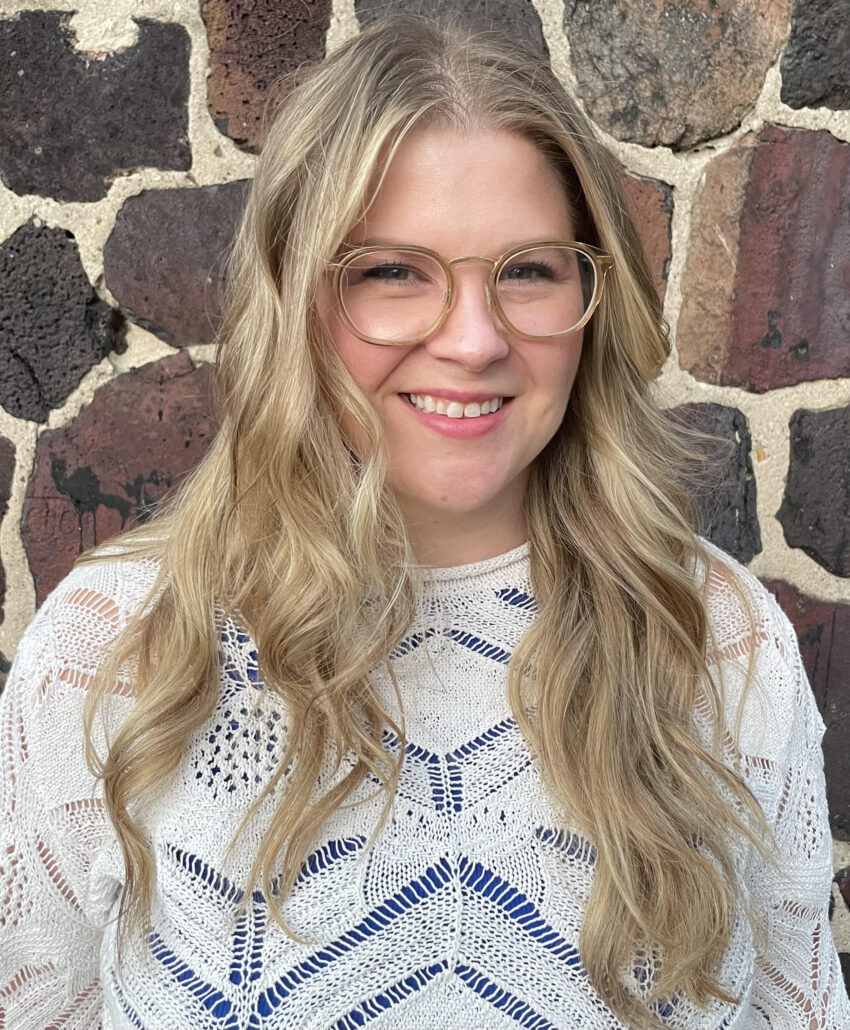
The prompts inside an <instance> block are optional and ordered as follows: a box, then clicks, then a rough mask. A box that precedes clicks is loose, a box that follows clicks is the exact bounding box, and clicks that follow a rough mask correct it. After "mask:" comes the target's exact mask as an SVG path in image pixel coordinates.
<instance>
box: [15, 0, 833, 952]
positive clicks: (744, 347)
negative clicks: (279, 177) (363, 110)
mask: <svg viewBox="0 0 850 1030" xmlns="http://www.w3.org/2000/svg"><path fill="white" fill-rule="evenodd" d="M395 6H397V4H395V3H393V2H392V0H333V2H332V0H200V3H198V0H180V2H174V0H76V2H74V3H71V2H68V0H64V2H59V3H51V0H33V3H32V4H31V5H30V6H29V7H28V8H27V9H21V8H20V7H19V6H13V5H12V4H11V3H10V2H9V0H0V77H2V79H1V80H0V179H2V185H0V519H2V524H0V550H2V565H0V618H2V620H3V621H2V623H1V624H0V677H2V672H3V671H5V670H6V669H7V668H8V660H9V659H10V658H11V656H12V655H13V654H14V650H15V645H16V642H17V640H18V639H19V637H20V634H21V632H22V631H23V629H24V627H25V625H26V624H27V622H28V621H29V619H30V618H31V617H32V615H33V612H34V610H35V607H36V605H37V604H38V603H39V602H40V601H41V600H42V599H43V598H44V596H45V595H46V593H47V592H48V591H49V590H50V589H51V588H52V587H53V586H54V585H55V584H56V583H57V581H58V580H59V579H60V578H61V577H62V576H63V575H64V574H65V572H66V571H67V570H68V569H69V568H70V566H71V564H72V563H73V561H74V559H75V557H76V556H77V554H78V553H79V552H80V550H81V549H82V548H85V547H88V546H90V545H91V544H93V543H94V542H95V541H99V540H103V539H105V538H106V537H108V536H109V535H110V534H112V533H114V532H117V531H118V530H120V529H121V528H122V527H123V526H125V525H127V524H128V523H129V522H130V521H132V520H133V519H138V518H140V517H141V518H143V517H144V515H145V513H146V512H148V511H150V509H151V506H153V505H155V504H156V502H157V500H158V499H159V498H161V497H162V496H163V494H164V493H165V492H166V491H167V490H168V489H169V488H170V487H171V486H172V485H173V484H174V483H175V482H177V481H178V480H179V479H180V477H181V476H182V475H183V474H184V473H185V472H186V470H187V469H189V468H190V467H191V466H192V464H193V463H194V462H195V461H197V459H198V458H199V457H200V455H201V454H202V453H203V451H204V449H205V447H206V446H207V444H208V443H209V440H210V438H211V436H212V434H213V432H214V429H215V417H214V414H213V411H212V408H211V404H210V399H209V382H210V374H209V373H210V366H209V364H208V362H209V360H210V359H211V358H212V347H211V342H212V340H213V338H214V335H215V328H216V322H217V317H218V315H217V311H218V303H219V291H220V285H221V270H222V258H223V255H224V254H225V253H226V250H227V246H228V242H229V240H230V238H231V235H232V232H233V229H234V226H235V224H236V221H237V219H238V215H239V211H240V209H241V206H242V204H243V202H244V198H245V195H246V181H247V180H248V179H250V177H251V174H252V170H253V167H254V161H255V157H254V155H255V153H256V150H257V148H258V147H259V145H260V143H261V141H262V137H263V101H264V96H265V94H266V91H267V89H268V86H269V85H270V83H272V82H273V81H274V79H275V78H276V77H277V76H278V75H279V74H280V73H281V72H283V71H286V70H288V69H289V68H291V67H293V66H294V65H296V64H297V63H298V62H300V61H302V60H304V59H305V58H313V57H316V56H319V55H321V54H322V53H323V52H324V51H325V50H326V49H331V48H333V47H334V46H336V45H337V44H338V43H339V42H341V41H342V40H343V39H345V38H347V37H348V36H349V35H351V34H352V33H355V32H357V31H358V27H359V26H360V25H362V24H366V23H368V22H369V21H370V20H371V19H373V18H374V17H375V16H376V15H377V14H379V13H381V12H382V11H384V10H387V9H391V8H393V7H395ZM398 6H408V7H409V6H410V5H404V4H399V5H398ZM419 6H420V7H421V8H423V9H424V10H426V11H435V12H440V11H447V10H452V11H457V10H458V9H462V10H464V11H466V12H467V13H468V14H469V15H470V16H471V17H474V18H484V19H485V20H488V21H490V22H491V23H494V24H497V25H504V26H505V28H506V30H507V31H508V32H509V33H511V34H512V35H514V36H522V37H524V38H525V39H527V40H528V41H529V42H530V43H531V44H532V45H533V46H535V47H537V48H538V49H540V50H541V51H544V52H546V53H548V55H549V56H550V58H551V61H552V64H553V66H554V68H555V70H556V72H557V73H558V75H559V76H560V77H561V78H562V80H563V81H564V82H565V83H567V84H568V85H569V86H570V87H571V88H572V89H573V90H574V91H575V92H576V94H577V95H578V96H579V98H580V99H581V101H582V102H583V104H584V106H585V108H586V110H587V112H588V114H589V115H590V116H591V118H592V119H593V120H594V121H595V123H596V124H597V125H598V127H599V128H600V130H601V131H602V132H603V134H605V136H606V138H607V139H608V140H609V142H610V145H611V147H612V149H613V150H614V152H615V153H616V154H617V156H618V158H619V159H620V161H621V163H622V166H623V181H624V184H625V186H626V191H627V194H628V198H629V201H630V203H631V205H632V207H633V209H634V212H635V214H636V216H637V218H638V220H639V222H640V224H641V226H642V229H643V232H644V237H645V240H646V244H647V249H648V252H649V255H650V259H651V261H652V265H653V268H654V271H655V275H656V281H657V285H658V289H659V291H660V292H661V294H662V296H663V297H664V303H665V312H666V316H667V318H668V320H669V322H670V325H671V327H672V330H673V334H674V339H675V344H676V347H675V352H674V354H673V355H672V356H671V358H670V360H669V362H668V364H667V366H666V367H665V369H664V371H663V373H662V375H661V377H660V379H659V381H658V391H659V396H660V398H661V401H662V403H664V404H665V406H668V407H671V408H677V409H679V412H680V414H681V415H682V416H683V417H686V418H688V419H689V420H690V421H692V422H694V423H696V424H697V425H699V426H701V427H703V428H705V429H708V430H709V431H711V432H714V433H716V434H718V435H720V436H724V437H726V438H728V439H729V440H730V441H732V442H733V443H734V444H735V447H734V452H733V457H732V460H731V461H730V464H729V467H728V470H727V474H726V475H725V478H724V481H723V482H722V483H719V484H718V483H714V484H712V486H711V488H710V489H706V490H705V491H704V492H703V494H702V495H701V497H700V504H701V507H702V509H703V513H704V518H705V521H706V524H707V526H708V532H709V535H710V536H711V537H712V538H713V539H715V540H716V541H717V542H718V543H720V544H721V545H722V546H724V547H725V548H727V550H729V551H730V552H731V553H733V554H735V555H736V556H737V557H738V558H740V560H742V561H744V562H746V563H748V564H749V567H750V568H751V569H752V570H753V571H754V572H755V573H756V574H757V575H758V576H760V577H761V578H762V579H763V580H764V581H765V582H766V583H767V584H768V586H769V587H770V589H771V590H773V591H774V593H775V594H776V596H777V597H778V599H779V601H780V603H781V604H782V606H783V607H784V608H785V610H786V612H787V613H788V615H789V616H790V617H791V619H792V621H793V622H794V624H795V626H796V628H797V631H798V633H799V637H800V644H801V647H802V651H803V656H804V660H805V663H806V666H807V669H808V672H809V676H810V678H811V681H812V684H813V687H814V690H815V693H816V696H817V698H818V702H819V704H820V705H821V710H822V712H823V715H824V718H825V720H826V723H827V735H826V740H825V752H826V763H827V779H828V789H829V796H830V806H831V811H832V819H833V831H834V835H835V838H836V844H835V854H836V869H837V870H838V875H837V877H836V884H835V899H836V910H835V916H834V928H835V933H836V939H837V940H838V943H839V948H840V950H842V951H844V952H846V953H847V955H846V958H847V961H848V963H849V964H850V914H848V912H847V909H846V906H845V904H844V902H843V901H842V900H841V891H842V890H844V891H845V894H846V897H847V899H848V902H850V870H848V868H847V867H850V61H848V58H847V55H848V53H850V0H667V2H664V3H661V2H649V0H645V2H643V3H638V2H635V0H607V2H606V3H593V2H589V0H534V2H532V0H466V2H465V3H462V4H447V3H443V2H441V0H423V2H421V3H420V4H419Z"/></svg>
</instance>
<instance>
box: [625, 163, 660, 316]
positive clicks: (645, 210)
mask: <svg viewBox="0 0 850 1030" xmlns="http://www.w3.org/2000/svg"><path fill="white" fill-rule="evenodd" d="M620 181H621V182H622V184H623V189H624V190H625V193H626V200H627V201H628V204H629V207H630V209H631V212H632V215H633V217H634V219H635V221H636V222H637V227H638V229H639V230H640V235H641V239H642V240H643V245H644V248H645V249H646V256H647V257H648V258H649V266H650V268H651V269H652V275H653V278H654V279H655V288H656V289H657V290H658V296H659V297H660V298H661V301H662V302H663V301H664V295H665V294H666V292H667V275H668V272H669V270H670V258H671V257H672V234H671V225H672V220H673V189H672V187H670V186H668V185H667V183H666V182H659V181H658V180H657V179H644V178H642V177H641V176H637V175H630V174H629V173H623V174H622V175H621V176H620Z"/></svg>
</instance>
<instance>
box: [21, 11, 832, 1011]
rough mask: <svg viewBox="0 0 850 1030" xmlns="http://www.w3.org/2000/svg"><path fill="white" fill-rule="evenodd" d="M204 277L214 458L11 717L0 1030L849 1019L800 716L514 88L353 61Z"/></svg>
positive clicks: (598, 220) (544, 132)
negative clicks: (678, 475)
mask: <svg viewBox="0 0 850 1030" xmlns="http://www.w3.org/2000/svg"><path fill="white" fill-rule="evenodd" d="M233 269H234V270H233V277H232V285H231V291H230V297H229V303H228V307H227V312H226V316H225V321H224V325H223V329H222V334H221V352H220V359H219V385H220V400H221V431H220V433H219V435H218V437H217V439H216V441H215V443H214V445H213V447H212V449H211V451H210V453H209V454H208V456H207V458H206V459H205V460H204V462H203V463H202V464H201V466H200V468H199V469H198V470H197V472H196V473H195V474H194V476H193V477H192V479H191V480H190V481H189V482H188V483H187V484H186V485H185V487H184V489H183V490H182V492H181V494H180V497H179V498H178V500H177V501H176V503H175V504H174V505H173V506H172V507H171V508H170V509H169V510H168V511H167V512H165V513H162V514H161V515H160V516H159V517H158V518H157V519H156V520H155V521H153V522H152V523H147V524H146V525H145V526H144V527H141V528H140V529H138V530H136V531H134V532H132V533H130V534H127V535H125V536H124V537H123V538H122V539H121V541H120V542H119V543H118V544H115V543H113V544H112V545H111V546H109V547H108V548H105V549H101V551H100V553H97V554H96V555H95V556H94V558H93V559H92V560H89V561H87V562H85V563H83V564H82V565H81V566H80V567H78V568H77V569H76V570H75V571H74V572H73V573H72V574H71V575H70V576H69V577H68V578H67V579H66V580H65V582H64V583H63V584H62V585H61V586H60V587H59V588H58V589H57V591H55V592H54V594H53V595H52V596H51V598H50V599H49V600H48V601H47V602H46V603H45V604H44V606H43V607H42V609H41V611H40V612H39V615H38V617H37V618H36V620H35V622H34V624H33V626H32V627H31V628H30V630H29V631H28V633H27V634H26V636H25V638H24V640H23V641H22V643H21V646H20V650H19V652H18V655H17V658H16V662H15V668H14V671H13V673H12V677H11V680H10V683H9V686H8V687H7V690H6V695H5V697H4V702H3V729H2V740H3V749H4V750H3V754H4V763H5V765H4V791H5V794H4V805H5V807H4V824H3V831H2V832H3V852H2V854H3V855H4V858H3V860H2V877H3V898H4V903H3V920H4V921H3V938H2V948H0V969H2V973H3V978H2V983H3V984H5V985H6V986H5V988H4V994H3V995H0V997H2V999H3V1000H2V1004H3V1005H4V1006H5V1013H6V1023H7V1025H8V1026H10V1027H15V1028H16V1030H23V1028H29V1027H38V1028H43V1027H45V1026H64V1025H69V1026H78V1027H83V1026H85V1027H89V1026H92V1027H94V1026H98V1025H101V1021H102V1024H103V1025H104V1026H106V1027H125V1026H137V1027H144V1028H147V1030H160V1028H166V1027H168V1028H171V1027H180V1028H183V1027H193V1028H197V1030H201V1028H213V1027H232V1028H234V1030H235V1028H240V1030H241V1028H247V1027H251V1028H254V1027H256V1028H259V1027H264V1028H265V1027H268V1028H272V1027H274V1028H287V1030H289V1028H298V1030H303V1028H316V1030H319V1028H321V1030H326V1028H329V1027H338V1028H349V1027H361V1026H367V1025H370V1026H374V1027H387V1028H388V1027H393V1028H409V1030H413V1028H418V1030H421V1028H423V1027H429V1028H431V1027H437V1026H439V1027H445V1028H449V1027H455V1028H461V1027H462V1028H464V1030H472V1028H491V1027H492V1028H495V1027H509V1026H510V1027H513V1026H522V1027H529V1028H530V1027H534V1028H544V1027H547V1028H548V1027H557V1028H559V1030H566V1028H571V1027H579V1026H581V1027H585V1028H603V1027H604V1028H614V1027H625V1026H629V1027H632V1026H656V1027H657V1026H670V1027H688V1028H706V1030H708V1028H711V1030H719V1028H721V1027H723V1028H731V1027H738V1028H743V1027H746V1028H747V1030H754V1028H760V1027H770V1028H771V1030H791V1028H795V1030H796V1028H798V1027H808V1028H815V1027H817V1028H819V1030H825V1028H833V1030H837V1028H839V1027H847V1026H850V1006H848V1002H847V996H846V994H845V992H844V988H843V985H842V982H841V975H840V969H839V965H838V960H837V956H836V953H835V948H834V945H833V943H832V939H831V935H830V928H829V921H828V914H827V903H828V898H829V889H830V879H831V865H830V850H831V841H830V836H829V832H828V824H827V820H826V812H825V799H824V788H823V777H822V757H821V753H820V743H819V742H820V737H821V734H822V732H823V724H822V722H821V720H820V717H819V715H818V713H817V710H816V708H815V705H814V702H813V699H812V696H811V692H810V690H809V688H808V686H807V684H806V682H805V677H804V674H803V672H802V669H801V665H800V659H799V654H798V652H797V648H796V644H795V640H794V636H793V633H792V630H791V628H790V626H789V624H788V622H787V620H786V619H785V618H784V617H783V616H782V615H781V613H780V612H779V610H778V608H777V606H776V605H775V603H774V602H773V601H772V600H771V599H770V597H769V596H768V595H767V594H766V593H765V591H764V590H763V589H762V588H761V587H760V585H759V584H758V583H757V582H756V581H755V580H754V579H753V578H752V577H751V576H750V575H749V574H748V573H747V572H746V570H744V569H742V568H741V567H739V566H738V565H736V564H735V563H734V562H733V561H732V560H731V559H729V558H727V557H726V556H725V555H722V554H721V553H720V552H718V551H716V550H715V549H714V548H712V547H711V546H709V545H708V544H706V543H704V542H702V541H700V540H699V539H697V538H695V537H694V535H693V532H692V530H691V528H690V524H689V521H688V518H687V515H686V512H687V505H686V503H685V501H684V499H683V496H682V493H681V490H680V488H679V486H678V485H677V483H676V481H675V477H674V476H673V474H672V469H673V468H674V467H675V466H676V465H677V464H679V463H680V461H681V460H682V459H683V458H684V457H685V456H686V451H685V449H684V448H683V447H682V445H681V444H680V443H679V442H677V440H676V438H675V437H674V436H673V434H672V430H671V428H670V426H669V424H668V422H667V421H666V420H665V419H664V418H663V417H662V415H661V414H660V413H659V412H658V411H657V410H656V409H655V407H654V406H653V404H652V401H651V399H650V396H649V388H648V384H649V382H650V381H651V379H652V378H653V377H654V376H655V374H656V373H657V371H658V369H659V367H660V365H661V364H662V362H663V360H664V358H665V356H666V354H667V351H668V345H667V341H666V339H665V336H664V333H663V329H662V321H661V317H660V311H659V307H658V302H657V299H656V296H655V293H654V291H653V287H652V283H651V279H650V276H649V274H648V271H647V268H646V263H645V259H644V257H643V254H642V250H641V247H640V245H639V243H638V239H637V236H636V234H635V230H634V227H633V226H632V224H631V221H630V220H629V217H628V215H627V214H626V211H625V207H624V205H623V203H622V199H621V195H620V192H619V188H618V184H617V178H616V173H615V171H614V169H613V167H612V162H611V160H610V158H609V157H608V156H607V155H606V153H605V152H604V150H603V149H602V147H601V146H600V144H599V143H597V141H596V140H595V139H594V137H593V135H592V133H591V131H590V129H589V127H588V125H587V124H586V123H585V122H584V121H583V119H582V118H581V117H580V115H579V113H578V112H577V110H576V108H575V106H574V105H573V103H572V102H571V101H570V100H569V99H568V98H567V97H566V96H565V95H564V93H563V90H562V89H561V87H560V86H559V84H558V83H557V81H556V80H555V79H554V78H553V76H552V74H551V72H550V71H549V70H548V69H547V68H546V67H545V66H543V65H542V64H540V63H538V62H536V61H535V60H533V59H532V58H531V57H530V56H529V55H527V54H525V53H522V52H520V51H518V50H515V49H513V48H511V47H508V46H506V45H503V44H498V43H496V42H493V41H491V40H489V39H486V38H481V37H477V36H469V35H465V34H463V33H461V32H460V30H459V29H457V27H451V26H450V27H441V26H439V25H435V24H431V23H428V22H425V21H420V20H417V19H409V18H407V19H405V18H402V19H396V20H393V21H391V22H386V23H383V24H379V25H377V26H375V27H373V28H371V29H369V30H367V31H366V32H364V33H362V34H361V35H360V36H359V37H357V38H356V39H354V40H352V41H350V42H349V43H347V44H346V45H345V46H343V47H342V48H340V49H339V50H338V51H337V52H336V53H334V54H333V55H332V56H331V57H330V58H328V59H327V60H326V61H325V62H324V63H323V64H322V65H320V66H319V67H317V68H314V69H311V70H310V71H308V72H306V73H304V74H303V75H302V76H301V80H300V81H299V82H297V83H293V84H292V91H291V93H290V95H289V97H288V100H287V102H286V104H285V106H284V107H283V109H282V111H281V112H280V114H279V116H278V118H277V120H276V122H275V124H274V126H273V127H272V129H271V133H270V136H269V139H268V142H267V144H266V147H265V151H264V154H263V157H262V159H261V161H260V164H259V167H258V170H257V176H256V180H255V183H254V187H253V192H252V196H251V200H250V203H249V206H248V210H247V213H246V216H245V221H244V225H243V227H242V230H241V234H240V236H239V239H238V243H237V246H236V250H235V257H234V266H233ZM83 725H85V727H86V731H85V733H84V731H83V728H82V727H83ZM86 756H87V758H88V763H89V765H87V764H86Z"/></svg>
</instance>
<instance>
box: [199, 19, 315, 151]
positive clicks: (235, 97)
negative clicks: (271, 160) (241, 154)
mask: <svg viewBox="0 0 850 1030" xmlns="http://www.w3.org/2000/svg"><path fill="white" fill-rule="evenodd" d="M201 14H202V15H203V19H204V23H205V24H206V27H207V37H208V39H209V44H210V74H209V76H208V77H207V105H208V107H209V110H210V114H211V115H212V117H213V118H214V119H215V122H216V124H217V125H218V127H219V129H221V131H222V132H223V133H225V135H227V136H230V138H231V139H232V140H234V141H235V142H236V143H238V144H239V145H240V146H242V147H244V148H245V149H246V150H252V151H256V150H259V149H260V146H261V144H262V142H263V140H264V139H265V133H266V128H267V126H266V124H265V119H264V114H265V107H266V102H267V100H268V99H269V95H270V93H269V91H270V89H271V88H272V86H274V84H275V82H276V80H277V79H279V78H280V77H281V76H282V75H284V74H286V73H287V72H290V71H293V70H294V69H295V68H297V67H298V65H300V64H302V63H304V62H305V61H310V60H315V59H317V58H320V57H322V56H323V55H324V52H325V33H326V32H327V29H328V26H329V24H330V18H331V0H201Z"/></svg>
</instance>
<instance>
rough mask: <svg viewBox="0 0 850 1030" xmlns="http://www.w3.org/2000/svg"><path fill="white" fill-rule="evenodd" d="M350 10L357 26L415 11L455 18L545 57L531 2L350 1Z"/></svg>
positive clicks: (448, 0) (543, 45) (544, 43)
mask: <svg viewBox="0 0 850 1030" xmlns="http://www.w3.org/2000/svg"><path fill="white" fill-rule="evenodd" d="M354 9H355V11H356V12H357V19H358V21H359V22H360V24H361V25H363V26H366V25H368V24H370V22H373V21H374V20H375V19H376V18H379V17H380V16H381V15H382V14H388V13H390V12H391V11H410V10H415V11H417V12H418V13H420V14H424V15H427V16H429V17H445V16H447V15H455V16H459V17H460V18H462V19H463V20H464V21H465V22H466V23H467V24H469V25H471V26H473V27H475V28H485V29H497V30H499V31H502V32H506V33H507V34H508V35H509V36H510V38H511V39H514V40H516V41H518V42H519V41H521V42H523V43H524V44H525V45H526V46H530V47H531V48H532V49H534V50H537V51H538V52H540V53H542V54H546V55H547V56H548V54H549V50H548V48H547V46H546V41H545V40H544V38H543V27H542V25H541V24H540V16H539V15H538V13H537V11H536V10H535V9H534V6H533V5H532V3H531V0H466V2H465V3H464V4H463V5H458V4H457V3H452V2H451V0H416V2H415V3H413V4H411V3H406V2H404V0H354Z"/></svg>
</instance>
